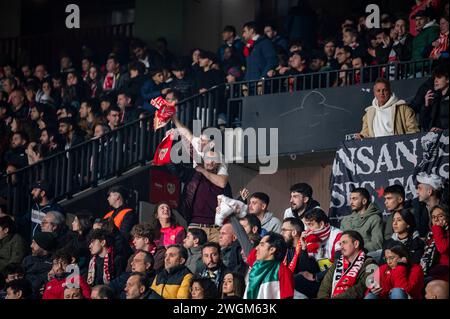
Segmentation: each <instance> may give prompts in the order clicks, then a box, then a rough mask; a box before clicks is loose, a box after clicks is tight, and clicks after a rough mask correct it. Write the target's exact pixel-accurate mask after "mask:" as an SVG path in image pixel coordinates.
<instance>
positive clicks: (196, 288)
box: [189, 277, 219, 299]
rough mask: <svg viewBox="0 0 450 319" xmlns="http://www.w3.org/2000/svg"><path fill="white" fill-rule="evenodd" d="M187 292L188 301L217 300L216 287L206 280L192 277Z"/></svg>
mask: <svg viewBox="0 0 450 319" xmlns="http://www.w3.org/2000/svg"><path fill="white" fill-rule="evenodd" d="M189 290H190V297H191V298H190V299H219V292H218V291H217V287H216V285H215V284H214V283H213V282H212V281H211V280H209V279H208V278H201V277H193V278H192V279H191V283H190V285H189Z"/></svg>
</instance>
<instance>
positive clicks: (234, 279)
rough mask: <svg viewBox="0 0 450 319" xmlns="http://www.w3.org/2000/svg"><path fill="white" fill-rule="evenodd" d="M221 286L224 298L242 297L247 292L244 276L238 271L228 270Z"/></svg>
mask: <svg viewBox="0 0 450 319" xmlns="http://www.w3.org/2000/svg"><path fill="white" fill-rule="evenodd" d="M221 287H222V299H242V298H243V297H244V292H245V281H244V276H243V275H242V274H240V273H236V272H227V273H226V274H225V276H224V277H223V282H222V286H221Z"/></svg>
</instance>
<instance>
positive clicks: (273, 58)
mask: <svg viewBox="0 0 450 319" xmlns="http://www.w3.org/2000/svg"><path fill="white" fill-rule="evenodd" d="M277 64H278V60H277V54H276V52H275V49H274V47H273V44H272V41H270V40H269V39H267V38H263V37H260V38H259V39H258V40H256V42H255V44H254V46H253V50H252V51H251V52H250V55H249V56H248V57H247V70H246V74H245V80H246V81H251V80H258V79H260V78H262V77H266V76H267V72H269V70H271V69H275V68H276V67H277Z"/></svg>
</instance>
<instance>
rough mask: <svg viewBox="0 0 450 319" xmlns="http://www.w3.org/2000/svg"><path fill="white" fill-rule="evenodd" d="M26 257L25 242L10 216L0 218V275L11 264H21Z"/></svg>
mask: <svg viewBox="0 0 450 319" xmlns="http://www.w3.org/2000/svg"><path fill="white" fill-rule="evenodd" d="M24 257H25V241H24V240H23V239H22V237H21V236H20V235H19V234H17V232H16V225H15V224H14V221H13V219H12V218H11V217H9V216H3V217H0V273H3V271H4V270H5V268H6V266H7V265H9V264H11V263H21V262H22V260H23V258H24Z"/></svg>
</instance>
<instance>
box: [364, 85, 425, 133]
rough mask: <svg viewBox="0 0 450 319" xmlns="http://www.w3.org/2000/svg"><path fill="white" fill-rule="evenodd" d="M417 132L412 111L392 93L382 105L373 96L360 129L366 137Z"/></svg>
mask: <svg viewBox="0 0 450 319" xmlns="http://www.w3.org/2000/svg"><path fill="white" fill-rule="evenodd" d="M417 132H419V127H418V124H417V120H416V116H415V113H414V111H413V110H412V109H411V108H410V107H409V106H408V105H407V104H406V102H405V101H404V100H399V99H398V98H397V97H396V96H395V94H394V93H392V95H391V97H390V98H389V100H388V101H387V102H386V103H385V104H384V105H381V106H379V105H378V100H377V99H376V98H374V99H373V101H372V105H371V106H369V107H368V108H366V114H365V115H364V118H363V128H362V130H361V135H362V136H364V137H366V138H367V137H380V136H390V135H400V134H410V133H417Z"/></svg>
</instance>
